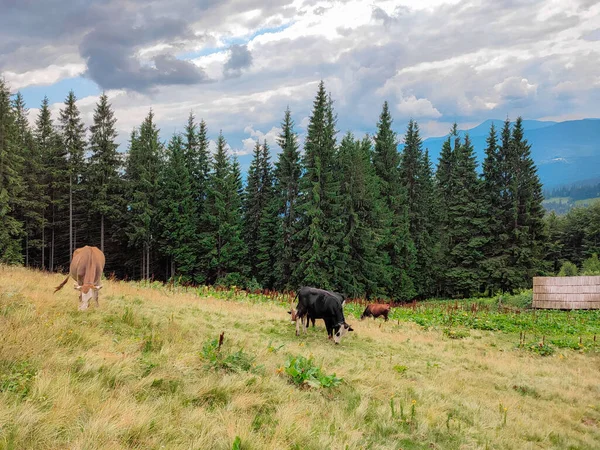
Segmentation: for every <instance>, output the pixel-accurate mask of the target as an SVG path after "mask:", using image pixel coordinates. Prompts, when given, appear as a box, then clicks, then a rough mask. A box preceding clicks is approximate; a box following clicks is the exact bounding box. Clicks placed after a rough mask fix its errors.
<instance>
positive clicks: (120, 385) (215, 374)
mask: <svg viewBox="0 0 600 450" xmlns="http://www.w3.org/2000/svg"><path fill="white" fill-rule="evenodd" d="M60 281H62V277H61V276H58V275H49V274H43V273H38V272H31V271H27V270H25V269H17V268H6V267H2V268H0V331H1V333H0V449H8V448H12V449H29V448H31V449H34V448H35V449H46V448H52V449H54V448H56V449H58V448H70V449H96V448H103V449H113V448H114V449H117V448H140V449H142V448H143V449H148V448H157V449H158V448H168V449H179V448H181V449H190V448H195V449H231V448H240V449H287V448H292V449H362V448H365V449H366V448H369V449H400V448H402V449H405V450H406V449H432V448H433V449H459V448H460V449H480V448H489V449H534V448H535V449H538V448H555V449H566V448H578V449H592V448H598V442H600V384H599V383H598V373H599V369H600V353H599V349H598V347H597V346H596V345H595V344H594V342H593V334H594V333H596V332H598V328H597V327H598V326H599V325H598V323H599V320H598V319H599V316H598V314H597V312H581V313H577V314H573V313H560V312H554V313H536V314H532V313H527V312H521V311H519V312H518V313H517V311H516V310H514V309H513V308H511V307H509V308H504V307H500V308H498V307H495V306H494V305H493V304H492V303H488V304H487V307H486V306H485V305H486V303H476V304H472V303H467V302H465V303H461V304H458V303H453V305H454V306H452V304H451V303H445V304H442V305H440V304H428V305H423V306H419V307H416V308H415V309H412V308H406V309H396V310H394V311H393V317H394V320H391V321H390V322H388V323H383V322H381V321H380V320H378V321H373V320H372V319H371V320H365V321H364V322H360V321H358V320H357V319H356V318H355V317H354V316H353V314H354V313H355V314H359V313H360V307H359V306H358V305H348V312H347V316H348V322H350V323H351V324H352V325H353V327H354V329H355V332H354V333H351V335H350V337H349V338H347V339H346V340H343V341H342V344H341V345H338V346H334V345H333V344H332V343H331V342H328V341H327V339H326V333H325V330H324V327H323V325H322V321H319V324H320V325H318V326H317V329H316V330H314V331H313V330H312V329H310V330H309V333H308V335H307V336H306V337H305V336H302V337H300V338H297V337H296V336H295V335H294V326H292V325H291V324H290V323H289V316H288V314H286V309H285V306H286V305H285V303H280V302H277V301H267V300H266V299H264V298H262V297H260V296H249V297H246V296H239V295H235V294H234V293H227V294H225V293H221V294H217V293H213V294H214V295H218V296H219V297H222V298H215V297H211V296H208V295H206V294H205V295H198V293H199V292H200V293H202V291H193V292H187V293H186V292H173V291H171V290H169V289H166V288H164V287H160V286H151V287H142V286H140V285H139V284H134V283H123V282H105V283H104V286H105V287H104V289H103V290H102V291H101V298H100V308H99V309H96V308H94V307H92V308H91V310H89V311H87V312H84V313H82V312H79V311H77V300H76V293H75V292H74V291H73V289H67V288H65V289H64V290H63V291H61V292H59V293H57V294H55V295H52V290H53V287H54V286H56V285H58V284H59V282H60ZM68 286H70V284H69V285H67V287H68ZM207 294H208V293H207ZM474 305H475V306H474ZM486 324H487V325H486ZM523 329H524V330H527V337H526V338H525V344H526V345H524V346H522V347H523V348H519V343H520V340H521V339H520V337H521V335H520V332H519V331H520V330H523ZM493 330H498V331H493ZM222 331H224V332H225V335H224V341H223V345H222V347H221V349H220V350H219V351H218V352H217V351H216V345H217V344H216V342H214V340H215V339H217V338H218V336H219V334H220V333H221V332H222ZM563 335H564V336H566V337H573V338H576V337H577V336H581V339H582V345H581V346H580V347H578V346H575V348H579V350H571V349H568V348H560V347H561V346H560V345H558V344H554V346H552V344H550V345H547V346H546V347H548V348H549V349H553V350H554V352H553V353H552V351H550V350H549V351H548V352H547V353H552V354H550V355H549V356H545V357H544V356H540V354H544V353H546V352H545V351H544V348H545V346H542V347H540V346H539V344H537V341H538V340H540V339H541V338H542V336H544V339H548V340H549V339H550V338H551V336H554V337H556V339H558V338H559V337H560V336H563ZM557 342H558V341H557ZM545 343H546V342H545ZM530 344H531V345H530ZM536 345H537V348H536ZM569 346H571V347H572V345H565V346H564V347H569ZM532 347H533V348H532ZM540 349H541V350H540ZM240 350H241V351H240ZM290 356H304V357H307V358H309V357H311V356H312V358H313V361H314V362H313V364H314V365H315V366H321V368H322V371H323V373H324V374H325V375H333V374H334V373H335V374H336V376H337V377H339V378H342V379H343V381H342V382H341V384H340V385H339V386H334V387H331V388H321V389H317V388H311V387H308V386H307V385H304V387H299V386H297V385H296V384H294V383H293V382H292V380H291V378H290V376H289V375H288V373H292V370H291V369H286V361H287V360H288V358H289V357H290ZM330 379H332V378H330Z"/></svg>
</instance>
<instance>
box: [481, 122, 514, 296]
mask: <svg viewBox="0 0 600 450" xmlns="http://www.w3.org/2000/svg"><path fill="white" fill-rule="evenodd" d="M486 142H487V147H486V149H485V160H484V163H483V174H482V186H481V189H482V191H481V197H482V199H483V201H484V205H485V211H484V212H485V218H486V224H485V238H486V244H485V247H484V249H483V252H484V258H485V259H484V261H483V262H482V279H483V282H484V283H485V287H486V288H487V290H488V292H489V294H490V295H493V294H494V292H495V291H497V290H500V289H502V287H503V283H502V279H503V274H504V273H505V272H506V267H507V265H508V259H507V256H506V254H505V253H504V251H503V245H504V244H505V242H506V239H507V234H506V230H505V227H506V222H505V217H504V214H503V209H502V205H503V192H504V176H503V161H502V154H501V152H500V147H499V145H498V141H497V136H496V128H495V127H494V124H493V123H492V126H491V128H490V134H489V136H488V138H487V141H486Z"/></svg>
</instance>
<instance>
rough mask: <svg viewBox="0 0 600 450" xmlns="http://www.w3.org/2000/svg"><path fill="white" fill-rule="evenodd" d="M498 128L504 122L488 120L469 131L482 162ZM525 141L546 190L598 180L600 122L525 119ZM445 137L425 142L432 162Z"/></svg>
mask: <svg viewBox="0 0 600 450" xmlns="http://www.w3.org/2000/svg"><path fill="white" fill-rule="evenodd" d="M492 123H494V125H495V126H496V129H498V130H500V129H501V128H502V126H503V121H501V120H486V121H485V122H483V123H482V124H480V125H478V126H477V127H475V128H472V129H470V130H466V131H464V130H463V131H461V132H460V134H461V136H464V134H465V133H466V132H467V131H468V133H469V136H470V137H471V139H472V141H473V145H474V147H475V152H476V154H477V157H478V160H479V162H480V163H481V162H482V161H483V159H484V157H485V153H484V150H485V146H486V143H485V140H486V137H487V135H488V133H489V131H490V126H491V124H492ZM523 124H524V128H525V138H526V139H527V140H528V141H529V143H530V144H531V150H532V156H533V159H534V161H535V162H536V164H537V166H538V171H539V175H540V179H541V180H542V183H543V184H544V187H545V188H552V187H555V186H559V185H562V184H568V183H573V182H576V181H579V180H585V179H587V178H593V177H597V176H598V174H599V173H600V119H583V120H572V121H566V122H542V121H536V120H524V121H523ZM445 139H446V137H439V138H429V139H425V141H424V142H423V146H424V148H428V149H429V152H430V155H431V158H432V161H433V162H434V163H435V164H437V161H438V158H439V154H440V151H441V148H442V145H443V143H444V141H445Z"/></svg>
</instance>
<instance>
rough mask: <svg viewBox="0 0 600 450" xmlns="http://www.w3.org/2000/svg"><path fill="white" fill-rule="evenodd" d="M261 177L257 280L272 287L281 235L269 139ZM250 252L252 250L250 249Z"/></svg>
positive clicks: (264, 154) (265, 285)
mask: <svg viewBox="0 0 600 450" xmlns="http://www.w3.org/2000/svg"><path fill="white" fill-rule="evenodd" d="M261 152H262V157H261V165H260V179H261V185H262V192H261V193H262V197H263V208H262V212H261V215H260V222H259V232H258V243H257V244H258V245H257V249H256V250H257V252H256V270H257V274H256V276H257V280H258V282H259V283H260V284H261V285H262V286H264V287H265V288H268V289H272V288H273V287H274V286H275V283H277V281H278V280H277V276H278V273H277V271H276V270H275V267H276V266H277V260H278V258H279V248H278V242H279V241H280V239H281V236H280V230H281V228H280V220H279V216H278V208H279V203H278V201H277V200H278V199H277V197H276V196H275V187H274V180H273V167H272V165H271V155H270V153H269V152H270V150H269V146H268V145H267V141H266V140H265V142H264V143H263V146H262V150H261ZM248 254H250V252H249V251H248Z"/></svg>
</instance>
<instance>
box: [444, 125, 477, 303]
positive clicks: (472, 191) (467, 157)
mask: <svg viewBox="0 0 600 450" xmlns="http://www.w3.org/2000/svg"><path fill="white" fill-rule="evenodd" d="M454 162H455V164H454V169H453V171H452V180H453V183H452V184H451V186H452V189H451V191H450V196H449V201H448V205H447V206H448V211H447V214H448V230H447V233H448V266H447V270H446V276H445V278H446V280H445V285H446V293H447V294H448V295H451V296H457V295H458V296H463V297H468V296H470V295H471V294H475V293H477V292H479V289H480V287H481V276H482V274H481V269H480V264H481V261H482V259H483V253H482V248H483V246H484V244H485V236H484V231H485V220H484V217H483V214H482V206H483V205H482V201H481V197H480V195H481V194H480V193H481V187H480V180H479V179H478V176H477V162H476V157H475V151H474V149H473V145H472V144H471V140H470V139H469V135H468V134H467V135H466V136H465V139H464V142H463V143H462V144H461V145H459V146H458V147H457V148H456V149H455V150H454Z"/></svg>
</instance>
